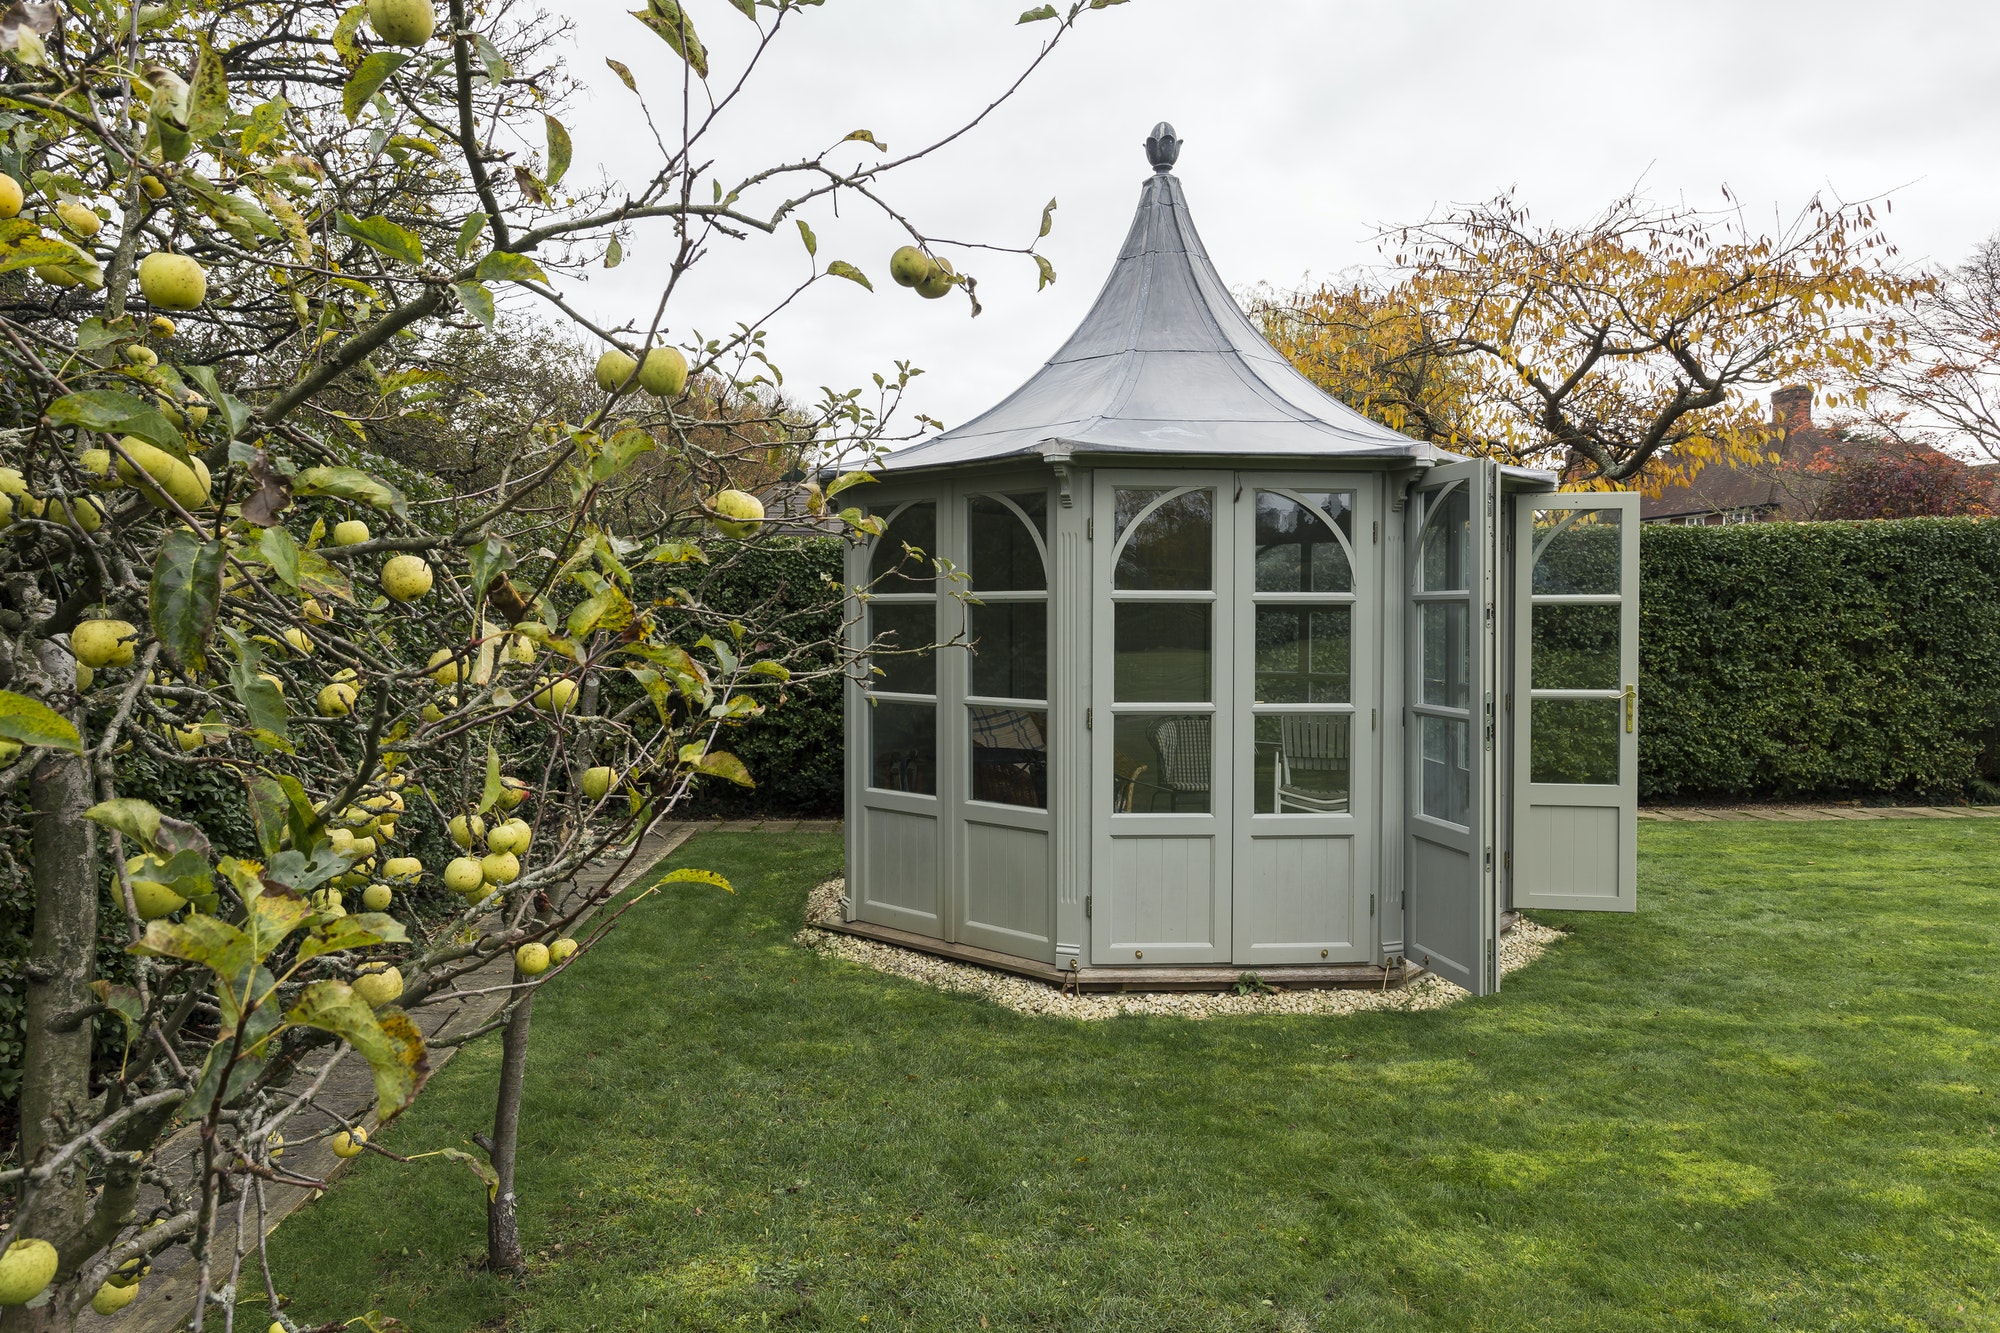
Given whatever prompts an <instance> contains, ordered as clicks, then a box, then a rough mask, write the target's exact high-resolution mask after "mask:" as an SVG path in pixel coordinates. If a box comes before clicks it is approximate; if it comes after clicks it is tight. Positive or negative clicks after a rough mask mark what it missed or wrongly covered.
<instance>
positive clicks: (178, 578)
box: [152, 528, 222, 671]
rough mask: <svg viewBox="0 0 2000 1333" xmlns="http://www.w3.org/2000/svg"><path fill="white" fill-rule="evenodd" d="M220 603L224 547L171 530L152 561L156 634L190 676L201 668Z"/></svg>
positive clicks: (185, 532)
mask: <svg viewBox="0 0 2000 1333" xmlns="http://www.w3.org/2000/svg"><path fill="white" fill-rule="evenodd" d="M221 600H222V544H221V543H220V542H204V541H203V540H202V539H201V538H200V537H198V536H196V535H195V534H194V533H192V532H190V531H188V530H187V529H186V528H174V529H172V530H170V531H169V532H168V533H167V534H166V535H165V536H164V537H162V538H161V539H160V554H159V557H158V558H157V559H156V560H155V561H154V562H153V583H152V611H153V633H154V634H155V635H157V636H158V637H159V640H160V643H161V645H162V646H164V647H165V648H166V650H167V652H168V653H169V654H171V655H172V656H173V657H174V659H175V660H177V661H178V662H180V663H181V665H182V666H184V667H185V668H187V669H188V670H190V671H195V670H199V669H200V667H201V664H202V661H203V658H202V653H203V650H204V649H206V648H207V647H208V641H209V638H210V637H211V636H212V635H213V634H214V633H215V613H216V607H217V606H218V605H219V604H220V603H221Z"/></svg>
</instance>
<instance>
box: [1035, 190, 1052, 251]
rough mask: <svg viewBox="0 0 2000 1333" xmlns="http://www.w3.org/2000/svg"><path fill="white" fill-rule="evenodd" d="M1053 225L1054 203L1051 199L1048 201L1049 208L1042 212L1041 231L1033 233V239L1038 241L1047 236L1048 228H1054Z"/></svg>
mask: <svg viewBox="0 0 2000 1333" xmlns="http://www.w3.org/2000/svg"><path fill="white" fill-rule="evenodd" d="M1055 225H1056V201H1055V200H1053V199H1051V200H1049V206H1048V207H1047V208H1044V209H1043V210H1042V229H1041V230H1040V231H1038V232H1036V233H1035V239H1036V240H1038V241H1039V240H1040V239H1042V237H1044V236H1046V235H1048V234H1049V230H1050V228H1052V227H1054V226H1055Z"/></svg>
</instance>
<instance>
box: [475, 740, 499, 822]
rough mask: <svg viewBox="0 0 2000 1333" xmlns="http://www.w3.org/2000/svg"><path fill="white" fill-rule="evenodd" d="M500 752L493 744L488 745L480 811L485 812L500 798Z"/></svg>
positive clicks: (480, 797) (480, 795)
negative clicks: (484, 783)
mask: <svg viewBox="0 0 2000 1333" xmlns="http://www.w3.org/2000/svg"><path fill="white" fill-rule="evenodd" d="M500 790H501V788H500V752H499V751H498V750H496V749H494V748H493V747H492V746H490V745H489V746H487V747H486V785H485V787H483V788H482V789H481V790H480V793H479V811H478V813H480V814H482V815H483V814H485V813H486V812H487V811H488V810H491V809H492V808H493V806H494V803H495V802H497V801H498V800H499V799H500Z"/></svg>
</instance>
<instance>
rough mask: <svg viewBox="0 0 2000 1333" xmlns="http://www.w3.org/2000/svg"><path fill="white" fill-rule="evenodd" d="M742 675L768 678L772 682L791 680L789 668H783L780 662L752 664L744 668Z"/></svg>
mask: <svg viewBox="0 0 2000 1333" xmlns="http://www.w3.org/2000/svg"><path fill="white" fill-rule="evenodd" d="M744 673H745V674H746V675H751V676H769V677H770V678H771V679H772V680H790V679H791V678H792V672H791V668H789V667H787V666H785V665H784V664H783V663H782V662H752V663H751V664H750V665H749V666H747V667H745V668H744Z"/></svg>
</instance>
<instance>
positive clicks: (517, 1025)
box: [486, 977, 535, 1273]
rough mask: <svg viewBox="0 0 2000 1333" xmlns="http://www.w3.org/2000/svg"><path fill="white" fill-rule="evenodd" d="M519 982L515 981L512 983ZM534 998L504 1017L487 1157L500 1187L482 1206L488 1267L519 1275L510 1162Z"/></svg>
mask: <svg viewBox="0 0 2000 1333" xmlns="http://www.w3.org/2000/svg"><path fill="white" fill-rule="evenodd" d="M518 979H519V978H518V977H517V978H516V980H518ZM534 1010H535V993H534V992H533V991H528V992H526V993H525V994H523V995H522V996H521V1002H520V1003H519V1004H517V1005H515V1006H514V1012H513V1013H512V1014H510V1015H508V1017H507V1028H506V1035H505V1036H504V1037H503V1038H502V1041H501V1047H500V1089H499V1092H498V1094H497V1095H496V1096H495V1098H494V1105H493V1146H492V1148H491V1149H489V1150H488V1152H487V1157H488V1158H489V1159H490V1160H491V1161H492V1163H493V1174H494V1175H496V1176H497V1177H499V1184H498V1185H497V1186H495V1188H494V1190H493V1197H492V1198H491V1199H490V1200H488V1201H487V1204H486V1266H487V1267H488V1268H489V1269H491V1270H492V1271H493V1272H495V1273H519V1272H522V1271H523V1270H524V1269H525V1268H526V1267H527V1264H526V1262H525V1261H524V1260H523V1259H522V1257H521V1226H520V1218H519V1210H518V1201H517V1200H516V1199H515V1197H514V1158H515V1152H516V1147H517V1145H518V1143H519V1141H520V1133H521V1087H522V1084H523V1083H525V1082H526V1081H527V1074H528V1024H529V1023H530V1022H531V1021H532V1020H533V1018H534Z"/></svg>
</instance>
